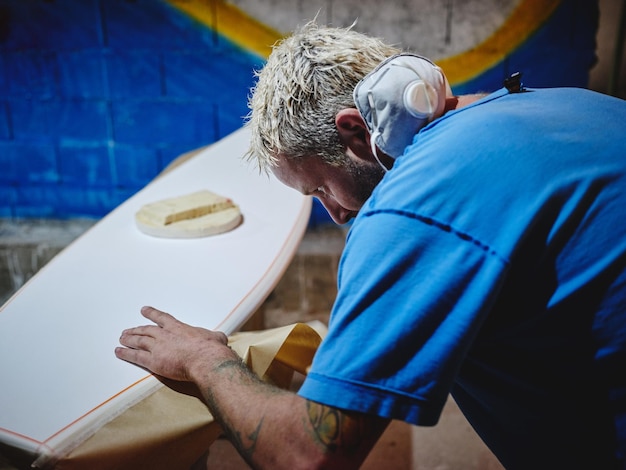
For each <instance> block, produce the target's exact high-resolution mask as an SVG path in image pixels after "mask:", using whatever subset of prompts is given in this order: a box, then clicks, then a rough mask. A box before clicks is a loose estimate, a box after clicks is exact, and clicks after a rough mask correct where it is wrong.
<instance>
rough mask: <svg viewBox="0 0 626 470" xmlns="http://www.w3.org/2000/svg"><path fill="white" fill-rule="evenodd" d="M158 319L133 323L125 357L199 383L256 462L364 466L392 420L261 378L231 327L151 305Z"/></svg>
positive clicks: (125, 337)
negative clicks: (212, 326)
mask: <svg viewBox="0 0 626 470" xmlns="http://www.w3.org/2000/svg"><path fill="white" fill-rule="evenodd" d="M142 314H143V315H144V316H145V317H146V318H148V319H150V320H152V321H153V322H154V323H156V325H149V326H140V327H137V328H131V329H129V330H125V331H124V332H123V333H122V336H121V338H120V343H121V344H122V345H123V346H125V347H120V348H117V349H116V351H115V352H116V355H117V357H119V358H120V359H123V360H126V361H129V362H132V363H134V364H137V365H139V366H141V367H144V368H146V369H148V370H150V371H151V372H153V373H154V374H156V375H159V376H162V377H166V378H168V379H172V380H176V381H185V382H193V383H194V384H195V385H196V386H197V387H198V389H199V391H200V393H201V394H202V398H203V400H204V402H205V403H206V405H207V406H208V408H209V410H210V411H211V413H212V414H213V416H214V417H215V419H216V420H217V421H218V422H219V423H220V424H221V425H222V427H223V429H224V431H225V432H226V433H227V434H228V436H229V438H230V439H231V441H232V442H233V444H234V445H235V446H236V447H237V449H238V451H239V452H240V453H241V455H242V456H243V457H244V458H245V459H246V461H247V462H248V463H249V464H250V465H252V466H253V467H255V468H273V469H281V468H288V469H296V468H300V467H304V468H321V467H323V468H342V469H346V468H358V467H359V465H360V464H361V463H362V462H363V460H364V459H365V457H367V454H368V453H369V451H370V450H371V448H372V446H373V445H374V444H375V443H376V441H377V440H378V438H379V437H380V435H381V434H382V432H383V431H384V429H385V427H386V426H387V424H388V422H389V421H388V420H386V419H383V418H379V417H376V416H370V415H365V414H361V413H354V412H347V411H342V410H339V409H336V408H332V407H328V406H324V405H321V404H318V403H314V402H311V401H309V400H306V399H304V398H302V397H299V396H298V395H296V394H294V393H291V392H289V391H285V390H281V389H279V388H277V387H274V386H271V385H269V384H267V383H265V382H263V381H261V380H260V379H259V378H258V377H257V376H256V375H255V374H253V373H252V372H251V371H250V370H249V369H248V368H247V367H246V365H245V364H244V363H243V362H242V361H241V359H240V358H239V356H238V355H237V354H236V353H235V352H234V351H232V350H231V349H230V348H229V347H228V345H227V338H226V336H225V335H224V334H223V333H220V332H214V331H209V330H205V329H203V328H196V327H192V326H189V325H186V324H184V323H181V322H179V321H178V320H176V319H175V318H174V317H172V316H171V315H168V314H167V313H164V312H161V311H159V310H156V309H153V308H150V307H144V308H143V309H142Z"/></svg>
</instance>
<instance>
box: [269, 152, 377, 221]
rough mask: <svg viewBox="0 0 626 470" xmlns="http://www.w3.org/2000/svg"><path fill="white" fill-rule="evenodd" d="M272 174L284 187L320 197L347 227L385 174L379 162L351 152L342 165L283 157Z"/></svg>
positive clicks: (330, 211)
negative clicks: (360, 157)
mask: <svg viewBox="0 0 626 470" xmlns="http://www.w3.org/2000/svg"><path fill="white" fill-rule="evenodd" d="M272 172H273V173H274V175H275V176H276V178H278V180H279V181H281V182H282V183H283V184H285V185H287V186H289V187H291V188H293V189H295V190H297V191H299V192H301V193H302V194H305V195H311V196H315V197H316V198H318V199H319V201H320V202H321V203H322V205H323V206H324V208H325V209H326V211H327V212H328V214H329V215H330V216H331V217H332V219H333V221H334V222H335V223H337V224H345V223H346V222H348V221H349V220H350V219H352V218H353V217H355V216H356V215H357V213H358V212H359V210H360V209H361V207H362V206H363V204H364V203H365V201H366V200H367V198H369V196H370V194H372V191H373V190H374V187H375V186H376V185H377V184H378V183H379V182H380V180H381V179H382V177H383V175H384V171H383V170H382V168H380V166H379V165H378V164H377V163H373V162H369V161H364V160H362V159H358V158H356V157H355V156H354V154H353V153H352V152H351V151H350V149H348V150H347V152H346V159H345V160H344V163H342V164H341V166H334V165H331V164H329V163H327V162H325V161H323V160H322V159H321V158H320V157H305V158H301V159H288V158H285V157H284V156H279V163H278V166H276V167H274V168H273V169H272Z"/></svg>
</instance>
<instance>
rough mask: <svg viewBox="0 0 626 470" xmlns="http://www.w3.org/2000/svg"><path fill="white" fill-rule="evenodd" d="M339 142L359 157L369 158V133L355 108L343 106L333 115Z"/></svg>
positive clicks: (370, 152) (371, 156) (370, 154)
mask: <svg viewBox="0 0 626 470" xmlns="http://www.w3.org/2000/svg"><path fill="white" fill-rule="evenodd" d="M335 125H336V126H337V131H338V132H339V138H340V139H341V142H342V143H343V144H344V145H345V146H346V147H348V148H349V149H350V150H352V152H353V153H354V154H355V155H356V156H357V157H359V158H363V159H367V160H371V159H372V158H373V155H372V150H371V148H370V144H369V139H370V135H369V132H368V130H367V126H366V125H365V121H363V118H362V117H361V115H360V114H359V111H358V110H357V109H356V108H344V109H342V110H341V111H339V112H338V113H337V116H335Z"/></svg>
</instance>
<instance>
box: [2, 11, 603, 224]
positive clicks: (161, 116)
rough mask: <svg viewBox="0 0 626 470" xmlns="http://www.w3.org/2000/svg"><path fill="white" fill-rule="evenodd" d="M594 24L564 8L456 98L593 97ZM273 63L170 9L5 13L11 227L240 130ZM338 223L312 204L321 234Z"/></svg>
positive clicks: (130, 187)
mask: <svg viewBox="0 0 626 470" xmlns="http://www.w3.org/2000/svg"><path fill="white" fill-rule="evenodd" d="M210 1H211V0H207V2H209V3H208V4H210ZM597 20H598V17H597V2H596V1H594V0H563V1H562V2H561V4H560V6H559V7H558V8H557V10H556V11H555V13H554V14H553V16H552V17H551V18H550V19H549V21H548V22H546V24H544V25H543V26H542V27H541V28H540V29H539V30H538V31H537V32H536V33H535V34H533V35H532V36H531V37H530V38H528V40H526V41H525V43H524V44H523V45H522V46H521V47H519V48H518V49H517V50H515V51H513V52H512V53H511V55H510V56H509V57H507V58H506V59H505V60H504V61H503V62H502V63H499V64H497V66H495V67H493V68H492V69H489V70H486V71H484V73H482V74H481V75H480V76H478V77H476V78H475V79H472V80H470V81H468V82H466V83H463V84H457V86H455V87H454V91H455V92H456V93H465V92H475V91H477V90H491V89H495V88H499V87H500V86H501V83H502V79H503V78H504V77H505V76H506V75H508V74H509V73H511V72H513V71H516V70H522V71H523V72H524V82H525V83H526V84H527V85H529V86H536V87H541V86H555V85H576V86H586V83H587V79H588V72H589V68H590V67H591V66H592V65H593V63H594V61H595V55H594V48H595V42H594V41H595V32H596V27H597ZM262 64H263V59H262V58H261V57H258V56H256V55H253V54H252V53H250V52H247V51H244V50H242V49H240V48H238V47H237V46H235V45H234V44H232V43H231V42H229V41H228V39H226V38H224V37H222V36H220V35H219V34H216V33H215V32H214V31H213V30H212V29H211V28H209V27H207V26H206V25H204V24H199V23H196V22H194V21H193V20H192V19H190V18H189V17H188V16H186V15H185V14H183V13H181V12H180V11H179V10H177V9H175V8H173V7H172V6H171V5H170V4H168V3H167V2H166V1H165V0H0V217H61V218H65V217H75V216H93V217H100V216H102V215H105V214H106V213H107V212H109V211H110V210H111V209H113V208H114V207H116V206H117V205H118V204H119V203H121V202H122V201H123V200H125V199H126V198H128V197H129V196H131V195H132V194H133V193H135V192H136V191H137V190H138V189H140V188H141V187H143V186H144V185H145V184H146V183H148V182H149V181H150V180H151V179H152V178H153V177H154V176H155V175H156V174H157V173H158V172H159V171H160V170H161V169H163V168H164V167H165V166H166V165H167V164H168V163H169V162H170V161H171V160H173V159H174V158H176V157H177V156H179V155H180V154H182V153H184V152H186V151H189V150H192V149H196V148H198V147H201V146H204V145H207V144H210V143H212V142H214V141H216V140H218V139H220V138H222V137H224V136H226V135H227V134H229V133H231V132H232V131H234V130H236V129H238V128H240V127H241V125H242V124H243V116H245V115H246V113H247V106H246V102H247V96H248V93H249V89H250V87H251V86H252V84H253V70H254V69H255V68H259V67H261V66H262ZM329 221H330V219H329V218H328V216H327V214H326V213H325V211H324V210H323V208H322V207H321V205H319V204H315V205H314V208H313V214H312V219H311V225H316V224H318V223H326V222H329Z"/></svg>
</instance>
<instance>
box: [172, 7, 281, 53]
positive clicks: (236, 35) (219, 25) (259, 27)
mask: <svg viewBox="0 0 626 470" xmlns="http://www.w3.org/2000/svg"><path fill="white" fill-rule="evenodd" d="M168 2H169V3H170V4H171V5H172V6H173V7H175V8H177V9H179V10H181V11H183V12H185V13H186V14H188V15H189V16H191V17H192V18H194V19H195V20H196V21H199V22H200V23H202V24H204V25H206V26H208V27H209V28H211V29H213V30H214V31H216V32H218V33H219V34H222V35H223V36H225V37H226V38H228V39H229V40H231V41H232V42H233V43H235V44H237V45H238V46H239V47H242V48H243V49H246V50H248V51H250V52H253V53H255V54H257V55H258V56H260V57H263V58H267V57H268V56H269V55H270V52H271V51H272V45H273V44H274V43H276V41H278V40H279V39H280V38H281V37H282V35H281V34H280V33H278V32H277V31H275V30H274V29H272V28H270V27H269V26H266V25H264V24H262V23H260V22H259V21H257V20H255V19H253V18H251V17H250V16H248V15H246V14H245V13H244V12H243V11H241V10H240V9H239V8H237V7H236V6H234V5H229V4H228V3H226V2H224V1H222V0H204V1H203V0H168Z"/></svg>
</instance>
